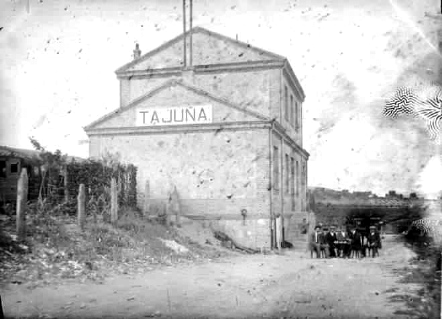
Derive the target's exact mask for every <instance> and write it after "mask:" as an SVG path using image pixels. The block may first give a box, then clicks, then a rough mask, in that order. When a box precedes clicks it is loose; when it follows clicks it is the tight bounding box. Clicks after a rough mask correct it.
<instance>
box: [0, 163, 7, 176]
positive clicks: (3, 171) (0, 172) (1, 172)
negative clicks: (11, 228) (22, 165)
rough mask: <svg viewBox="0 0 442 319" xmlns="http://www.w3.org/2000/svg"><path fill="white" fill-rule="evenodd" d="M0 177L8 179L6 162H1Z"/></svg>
mask: <svg viewBox="0 0 442 319" xmlns="http://www.w3.org/2000/svg"><path fill="white" fill-rule="evenodd" d="M0 177H6V161H0Z"/></svg>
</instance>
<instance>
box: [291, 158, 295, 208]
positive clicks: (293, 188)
mask: <svg viewBox="0 0 442 319" xmlns="http://www.w3.org/2000/svg"><path fill="white" fill-rule="evenodd" d="M290 164H291V165H290V177H291V182H290V188H291V189H290V195H291V198H292V211H294V210H295V159H294V158H293V157H292V158H291V163H290Z"/></svg>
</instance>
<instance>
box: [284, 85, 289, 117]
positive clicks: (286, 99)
mask: <svg viewBox="0 0 442 319" xmlns="http://www.w3.org/2000/svg"><path fill="white" fill-rule="evenodd" d="M284 112H285V114H284V117H285V119H286V120H287V121H288V120H289V91H288V89H287V86H284Z"/></svg>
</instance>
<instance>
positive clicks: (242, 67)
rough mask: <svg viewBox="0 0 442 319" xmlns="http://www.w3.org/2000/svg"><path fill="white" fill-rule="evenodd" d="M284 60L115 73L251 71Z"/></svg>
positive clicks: (139, 75)
mask: <svg viewBox="0 0 442 319" xmlns="http://www.w3.org/2000/svg"><path fill="white" fill-rule="evenodd" d="M284 65H285V64H284V61H278V60H262V61H248V62H236V63H217V64H206V65H195V66H193V67H192V68H187V69H183V68H180V67H173V68H161V69H147V70H137V71H124V72H120V73H117V78H118V79H125V78H129V79H130V78H133V77H136V78H150V77H161V76H172V75H177V76H178V75H181V73H182V72H183V71H186V70H193V71H194V72H195V73H206V72H238V71H253V70H262V69H275V68H282V67H284Z"/></svg>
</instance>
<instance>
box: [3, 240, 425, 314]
mask: <svg viewBox="0 0 442 319" xmlns="http://www.w3.org/2000/svg"><path fill="white" fill-rule="evenodd" d="M412 256H413V253H412V252H411V251H410V250H409V249H408V248H406V247H405V246H404V245H403V244H402V243H401V242H399V241H397V240H396V239H394V238H388V237H387V238H386V239H385V241H384V249H382V251H381V257H379V258H375V259H370V258H369V259H363V260H347V259H329V260H323V259H322V260H321V259H319V260H318V259H310V258H309V256H308V255H307V254H306V253H301V252H284V254H282V255H253V256H239V257H234V258H229V259H224V260H218V261H216V262H211V263H205V264H199V265H186V266H178V267H167V268H163V269H160V270H154V271H151V272H148V273H146V274H143V275H138V276H136V277H130V276H119V277H115V278H110V279H107V280H106V282H105V283H104V284H101V285H100V284H91V283H89V284H78V283H69V284H63V285H60V286H56V287H55V286H49V287H43V288H36V289H34V290H29V289H26V288H24V287H22V286H10V287H9V288H8V289H7V290H5V291H2V293H1V295H2V299H3V309H4V312H5V315H6V317H7V318H9V317H19V316H20V317H32V318H36V317H38V316H40V317H46V318H50V317H56V318H148V317H162V318H203V317H206V318H246V317H248V318H257V317H261V318H263V317H265V318H283V317H290V318H407V317H406V316H402V317H401V316H400V315H395V314H394V313H395V311H398V310H404V308H405V305H404V304H403V303H400V302H394V303H392V302H390V301H389V298H390V297H392V296H393V295H394V294H405V293H407V292H409V291H410V290H416V289H418V288H419V287H417V286H412V285H405V284H402V283H399V282H398V281H399V280H400V275H399V274H398V272H397V271H395V269H396V268H402V267H405V266H407V263H408V260H409V259H410V258H411V257H412Z"/></svg>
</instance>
